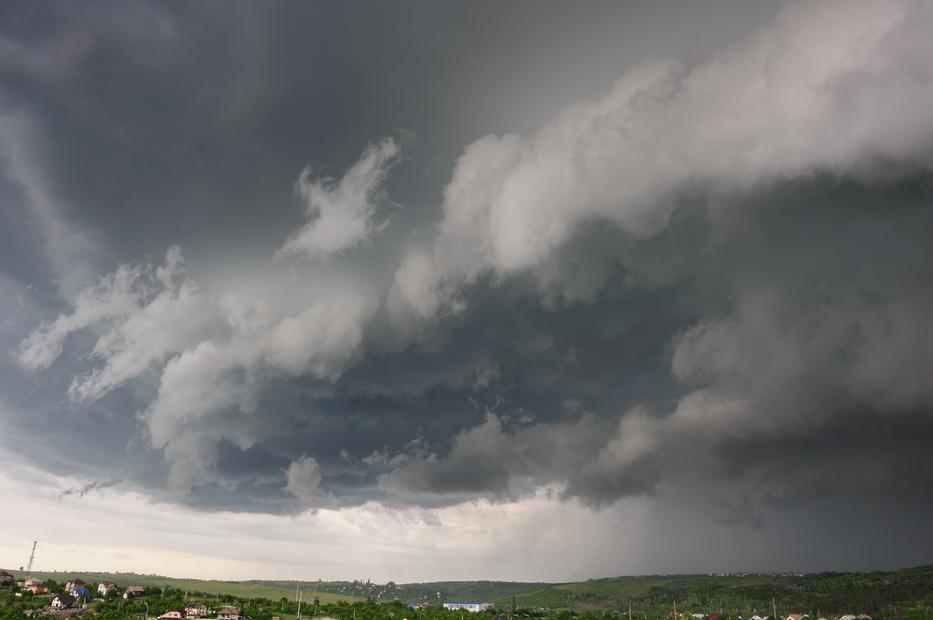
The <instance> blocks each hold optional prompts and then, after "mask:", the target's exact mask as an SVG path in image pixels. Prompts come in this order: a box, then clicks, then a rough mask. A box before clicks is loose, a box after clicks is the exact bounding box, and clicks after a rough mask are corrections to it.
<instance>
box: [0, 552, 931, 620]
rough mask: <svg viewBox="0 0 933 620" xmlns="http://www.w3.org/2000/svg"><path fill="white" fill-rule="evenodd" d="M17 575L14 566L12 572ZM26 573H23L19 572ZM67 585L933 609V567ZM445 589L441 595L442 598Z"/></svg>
mask: <svg viewBox="0 0 933 620" xmlns="http://www.w3.org/2000/svg"><path fill="white" fill-rule="evenodd" d="M11 572H12V571H11ZM17 575H18V576H21V575H22V574H21V573H17ZM35 575H36V576H37V577H39V578H42V579H46V578H51V579H54V580H55V581H58V582H64V581H66V580H68V579H69V578H71V577H74V576H78V577H81V578H82V579H84V580H85V581H87V582H89V583H97V582H100V581H102V580H104V579H109V580H111V581H115V582H116V583H118V584H120V585H121V586H128V585H141V586H149V587H153V586H155V587H161V586H169V587H172V588H177V589H180V590H183V591H184V590H187V591H188V592H189V593H192V594H194V593H197V592H203V593H205V594H208V595H217V594H227V595H232V596H235V597H240V598H243V599H248V598H253V599H255V598H258V597H264V598H268V599H271V600H273V601H278V600H279V599H280V598H282V597H285V598H287V599H289V600H292V599H293V598H294V596H295V586H296V585H299V584H300V585H301V587H302V591H303V592H304V593H305V600H308V601H310V599H311V598H313V597H314V596H315V595H316V596H317V598H318V599H319V600H320V602H321V603H322V604H327V603H333V602H337V601H341V600H342V601H350V602H353V601H361V600H365V599H371V600H373V601H375V602H389V601H392V600H396V599H398V600H401V601H403V602H405V603H423V602H427V603H429V604H435V605H436V604H438V603H440V602H444V601H452V600H478V601H485V602H491V603H493V604H495V605H496V606H497V607H499V608H500V609H505V608H508V607H510V606H511V604H512V595H515V599H516V603H517V605H518V607H520V608H523V609H542V608H544V609H575V610H581V611H582V610H607V609H615V610H625V609H627V608H628V605H629V603H630V602H631V604H632V607H633V611H634V614H635V615H636V616H639V615H641V616H648V617H662V616H664V615H666V614H669V613H670V611H671V609H672V607H673V605H674V603H675V602H676V605H677V609H678V611H681V612H706V613H709V612H717V613H721V614H726V615H730V616H739V615H747V614H749V613H752V612H760V613H769V614H770V612H771V605H772V600H773V601H774V605H775V606H776V607H777V611H778V613H779V614H781V615H787V614H789V613H809V614H810V615H811V617H813V618H817V617H820V616H832V615H833V614H836V615H838V614H842V613H867V614H869V615H872V616H877V617H900V616H901V615H902V612H903V610H905V609H907V608H908V607H914V606H916V605H918V604H919V605H921V606H923V607H926V608H930V607H933V565H928V566H919V567H916V568H910V569H903V570H896V571H886V572H872V573H820V574H811V575H727V576H713V575H660V576H659V575H655V576H640V577H614V578H609V579H592V580H589V581H581V582H574V583H558V584H546V583H533V582H532V583H529V582H501V581H446V582H434V583H410V584H395V583H392V582H389V583H386V584H374V583H370V582H362V581H353V582H350V581H339V582H296V581H206V580H199V579H175V578H171V577H160V576H155V575H136V574H130V573H91V572H81V573H61V572H58V573H36V574H35ZM438 593H440V596H438Z"/></svg>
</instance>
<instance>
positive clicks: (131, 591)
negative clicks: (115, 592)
mask: <svg viewBox="0 0 933 620" xmlns="http://www.w3.org/2000/svg"><path fill="white" fill-rule="evenodd" d="M143 593H145V590H143V588H142V586H130V587H128V588H127V589H126V590H124V591H123V598H125V599H130V598H133V597H134V596H142V595H143Z"/></svg>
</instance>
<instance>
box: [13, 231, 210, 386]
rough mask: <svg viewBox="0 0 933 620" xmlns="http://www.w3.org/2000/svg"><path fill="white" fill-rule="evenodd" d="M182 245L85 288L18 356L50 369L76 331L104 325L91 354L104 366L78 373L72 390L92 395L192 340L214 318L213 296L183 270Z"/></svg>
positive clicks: (24, 361)
mask: <svg viewBox="0 0 933 620" xmlns="http://www.w3.org/2000/svg"><path fill="white" fill-rule="evenodd" d="M184 266H185V261H184V257H183V256H182V253H181V250H179V248H177V247H172V248H170V249H169V250H168V252H167V254H166V257H165V262H164V263H163V264H161V265H152V264H142V265H120V266H119V267H118V268H117V269H116V270H114V271H113V272H111V273H109V274H107V275H106V276H104V277H103V278H101V279H100V281H99V282H98V283H97V284H96V285H94V286H92V287H90V288H87V289H84V290H83V291H81V292H80V293H79V294H78V296H77V297H76V298H75V300H74V302H73V304H72V311H71V312H70V313H67V314H61V315H59V316H58V318H57V319H55V320H54V321H52V322H50V323H45V324H43V325H41V326H39V327H38V328H37V329H36V330H35V331H34V332H32V333H31V334H30V335H29V336H28V337H27V338H26V339H25V340H24V341H23V343H22V344H21V346H20V349H19V359H20V361H21V362H22V364H23V365H24V366H26V367H27V368H30V369H33V370H35V369H39V368H47V367H48V366H49V365H51V364H52V362H54V361H55V359H56V358H57V357H58V356H59V355H60V353H61V350H62V345H63V343H64V341H65V339H66V338H67V337H68V336H69V335H70V334H72V333H75V332H77V331H80V330H83V329H87V328H92V327H95V328H96V327H103V330H102V332H101V333H100V334H99V336H98V338H97V342H96V344H95V346H94V349H93V350H92V351H91V357H93V358H95V359H99V360H101V361H102V362H103V365H102V366H100V367H98V368H96V369H94V370H92V371H91V372H90V373H88V374H87V375H83V376H79V377H76V378H75V379H74V381H73V382H72V383H71V387H70V388H69V395H70V396H71V397H72V398H73V399H75V400H94V399H97V398H99V397H101V396H103V395H104V394H106V393H107V392H109V391H110V390H112V389H113V388H115V387H118V386H120V385H122V384H123V383H125V382H126V381H128V380H130V379H133V378H135V377H138V376H139V375H141V374H142V373H143V372H145V371H146V370H148V369H149V368H151V367H152V366H153V365H154V364H157V363H159V362H164V361H165V359H167V358H168V357H169V356H170V355H171V354H173V353H177V352H178V351H181V350H183V349H184V348H185V347H186V346H188V345H189V344H190V343H191V342H196V341H198V340H199V339H201V338H204V337H206V336H208V335H209V334H210V333H211V332H212V329H213V326H214V325H215V324H216V314H215V313H214V312H212V309H211V306H210V300H209V299H207V298H205V297H204V295H203V294H202V293H201V291H200V290H199V288H198V286H197V285H196V284H195V283H194V282H193V281H192V280H191V279H189V278H187V277H186V276H185V274H184Z"/></svg>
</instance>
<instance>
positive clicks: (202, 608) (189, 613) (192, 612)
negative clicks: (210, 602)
mask: <svg viewBox="0 0 933 620" xmlns="http://www.w3.org/2000/svg"><path fill="white" fill-rule="evenodd" d="M205 616H207V606H206V605H204V604H203V603H188V604H187V605H185V617H187V618H204V617H205Z"/></svg>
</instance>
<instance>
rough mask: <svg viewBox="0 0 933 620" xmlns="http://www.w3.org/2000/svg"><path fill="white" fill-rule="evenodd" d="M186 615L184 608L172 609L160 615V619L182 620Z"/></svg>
mask: <svg viewBox="0 0 933 620" xmlns="http://www.w3.org/2000/svg"><path fill="white" fill-rule="evenodd" d="M184 617H185V610H184V609H170V610H169V611H167V612H165V613H164V614H162V615H161V616H159V620H182V618H184Z"/></svg>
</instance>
